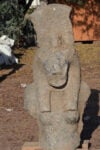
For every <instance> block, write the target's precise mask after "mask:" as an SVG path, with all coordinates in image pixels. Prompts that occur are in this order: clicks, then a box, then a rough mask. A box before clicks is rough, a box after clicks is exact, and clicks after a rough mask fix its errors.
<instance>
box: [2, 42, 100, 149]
mask: <svg viewBox="0 0 100 150" xmlns="http://www.w3.org/2000/svg"><path fill="white" fill-rule="evenodd" d="M75 45H76V49H77V51H78V53H79V57H80V63H81V72H82V78H83V79H84V80H85V81H86V82H87V83H88V85H89V86H90V88H91V96H90V98H89V100H88V101H87V105H86V108H85V110H84V114H83V122H84V128H83V131H82V134H81V139H82V140H84V139H89V140H90V149H91V150H94V149H95V148H99V149H100V111H99V107H100V42H95V43H93V44H86V43H84V44H83V43H76V44H75ZM35 51H36V48H30V49H27V50H26V49H18V50H16V51H15V53H16V56H17V57H18V58H19V60H20V63H19V64H18V65H14V66H8V67H6V68H1V70H0V150H21V147H22V145H23V143H24V142H26V141H30V142H31V141H37V140H38V125H37V122H36V120H35V119H34V118H33V117H31V116H30V115H29V114H28V112H27V111H26V110H25V109H24V108H23V107H24V105H23V103H24V90H25V86H27V84H29V83H31V82H32V80H33V78H32V60H33V57H34V53H35Z"/></svg>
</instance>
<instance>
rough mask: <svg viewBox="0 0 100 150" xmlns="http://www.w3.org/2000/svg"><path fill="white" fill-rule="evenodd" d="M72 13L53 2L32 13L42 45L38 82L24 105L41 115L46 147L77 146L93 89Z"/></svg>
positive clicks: (35, 75) (37, 57) (35, 68)
mask: <svg viewBox="0 0 100 150" xmlns="http://www.w3.org/2000/svg"><path fill="white" fill-rule="evenodd" d="M69 14H70V8H69V7H68V6H64V5H59V4H52V5H48V6H44V7H41V8H39V9H37V10H36V11H35V12H34V13H33V14H32V15H31V20H32V21H33V23H34V27H35V30H36V33H37V41H38V46H39V48H38V50H37V52H36V55H35V58H34V63H33V78H34V82H33V83H32V84H31V85H29V86H28V87H27V88H26V91H25V102H24V106H25V108H26V109H27V110H28V111H29V113H30V114H31V115H32V116H34V117H36V118H37V119H38V123H39V127H40V132H39V143H40V147H41V148H43V149H44V150H61V149H63V150H67V149H68V150H76V149H77V147H78V146H79V143H80V137H79V133H78V129H79V132H81V129H82V121H81V120H80V121H79V114H80V115H81V116H82V111H83V110H84V105H81V104H83V103H84V102H83V101H86V100H87V98H88V96H89V93H90V90H89V87H88V86H87V85H86V84H85V83H84V82H82V81H81V76H80V64H79V59H78V56H77V53H76V51H75V49H74V41H73V34H72V26H71V22H70V18H69ZM85 89H88V90H85ZM83 90H85V92H86V96H85V95H84V93H83V92H82V91H83ZM81 101H82V103H81ZM80 106H81V109H79V108H80ZM80 118H82V117H80Z"/></svg>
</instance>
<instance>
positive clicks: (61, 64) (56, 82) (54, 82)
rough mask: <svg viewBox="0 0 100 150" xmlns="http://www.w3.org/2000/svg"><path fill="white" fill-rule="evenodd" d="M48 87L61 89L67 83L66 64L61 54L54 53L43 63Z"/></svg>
mask: <svg viewBox="0 0 100 150" xmlns="http://www.w3.org/2000/svg"><path fill="white" fill-rule="evenodd" d="M44 68H45V72H46V76H47V80H48V83H49V85H50V86H53V87H55V88H57V87H58V88H60V87H63V86H64V85H65V84H66V82H67V72H68V62H67V61H66V59H65V56H64V55H63V53H62V52H54V53H52V54H51V55H50V56H49V58H47V59H46V60H45V62H44Z"/></svg>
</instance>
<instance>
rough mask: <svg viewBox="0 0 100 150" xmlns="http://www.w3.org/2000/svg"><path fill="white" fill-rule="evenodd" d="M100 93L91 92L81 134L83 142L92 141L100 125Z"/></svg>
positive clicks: (94, 90)
mask: <svg viewBox="0 0 100 150" xmlns="http://www.w3.org/2000/svg"><path fill="white" fill-rule="evenodd" d="M99 96H100V91H99V90H96V89H92V90H91V95H90V97H89V99H88V101H87V103H86V107H85V109H84V114H83V130H82V132H81V141H84V140H90V139H91V137H92V134H93V132H94V131H95V130H96V128H97V127H98V126H99V125H100V116H99V115H98V113H99V103H100V102H99V101H100V97H99Z"/></svg>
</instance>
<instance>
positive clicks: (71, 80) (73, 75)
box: [66, 54, 80, 111]
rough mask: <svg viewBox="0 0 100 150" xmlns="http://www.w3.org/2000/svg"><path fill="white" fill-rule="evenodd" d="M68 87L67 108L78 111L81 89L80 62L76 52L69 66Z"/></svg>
mask: <svg viewBox="0 0 100 150" xmlns="http://www.w3.org/2000/svg"><path fill="white" fill-rule="evenodd" d="M66 87H67V89H66V94H67V95H66V97H67V110H69V111H70V110H71V111H76V110H77V109H78V98H79V90H80V64H79V60H78V56H77V55H76V54H74V56H73V60H72V62H71V63H70V66H69V72H68V83H67V86H66Z"/></svg>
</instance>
